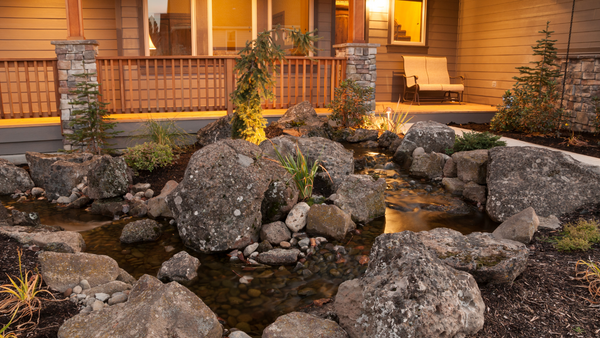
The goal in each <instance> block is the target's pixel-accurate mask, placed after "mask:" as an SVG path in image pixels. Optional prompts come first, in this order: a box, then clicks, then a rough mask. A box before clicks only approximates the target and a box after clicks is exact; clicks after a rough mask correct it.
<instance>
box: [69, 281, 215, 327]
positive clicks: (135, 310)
mask: <svg viewBox="0 0 600 338" xmlns="http://www.w3.org/2000/svg"><path fill="white" fill-rule="evenodd" d="M222 335H223V328H222V327H221V324H219V321H218V319H217V316H216V315H215V314H214V313H213V312H212V311H211V310H210V308H209V307H208V306H206V304H204V302H202V300H201V299H200V298H198V296H196V295H195V294H194V293H192V292H191V291H190V290H188V289H187V288H186V287H184V286H182V285H180V284H179V283H177V282H171V283H169V284H163V283H162V282H160V281H159V280H158V279H156V278H154V277H152V276H148V275H144V276H142V277H141V278H140V280H139V281H138V282H137V283H136V285H135V286H134V287H133V289H132V290H131V293H130V294H129V300H128V301H127V302H125V303H122V304H117V305H114V306H111V307H107V308H104V309H103V310H102V311H94V312H91V313H89V314H79V315H77V316H75V317H72V318H70V319H69V320H67V321H66V322H65V323H64V324H63V325H62V326H61V327H60V329H59V330H58V337H59V338H75V337H77V338H87V337H90V338H91V337H120V338H134V337H135V338H139V337H147V338H163V337H181V338H192V337H198V338H221V337H222Z"/></svg>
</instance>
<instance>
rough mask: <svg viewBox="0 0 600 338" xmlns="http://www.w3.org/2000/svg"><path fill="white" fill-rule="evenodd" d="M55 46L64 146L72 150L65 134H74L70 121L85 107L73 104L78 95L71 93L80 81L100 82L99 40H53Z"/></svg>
mask: <svg viewBox="0 0 600 338" xmlns="http://www.w3.org/2000/svg"><path fill="white" fill-rule="evenodd" d="M51 43H52V44H53V45H54V46H55V52H56V57H57V59H58V62H57V68H58V83H59V88H57V90H58V92H59V93H60V122H61V125H62V130H63V147H64V149H65V150H67V151H68V150H72V144H71V143H70V141H68V140H67V139H66V138H65V137H64V135H66V134H72V133H73V129H72V128H71V127H69V122H70V121H71V120H72V117H73V110H75V109H81V108H83V107H76V106H73V105H72V104H71V103H70V102H72V101H73V100H76V99H77V95H75V94H70V93H71V92H72V91H73V90H75V89H77V82H78V81H83V80H85V81H88V82H91V83H98V78H97V76H96V75H95V73H96V55H97V54H98V42H97V41H96V40H60V41H52V42H51ZM86 72H87V73H92V74H94V75H90V76H88V77H87V78H86V79H84V78H76V77H75V75H76V74H83V73H86Z"/></svg>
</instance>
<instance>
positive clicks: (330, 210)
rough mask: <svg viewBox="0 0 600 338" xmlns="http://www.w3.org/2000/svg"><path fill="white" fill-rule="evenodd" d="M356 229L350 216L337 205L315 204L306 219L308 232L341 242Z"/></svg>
mask: <svg viewBox="0 0 600 338" xmlns="http://www.w3.org/2000/svg"><path fill="white" fill-rule="evenodd" d="M354 229H356V224H355V223H354V222H352V218H351V217H350V215H349V214H347V213H345V212H344V211H343V210H342V209H340V208H338V207H337V206H335V205H326V204H315V205H313V206H312V207H310V210H309V211H308V217H307V219H306V232H308V233H309V234H311V235H315V236H325V237H328V238H333V239H335V240H338V241H341V240H343V239H344V237H346V234H347V233H348V232H350V231H352V230H354Z"/></svg>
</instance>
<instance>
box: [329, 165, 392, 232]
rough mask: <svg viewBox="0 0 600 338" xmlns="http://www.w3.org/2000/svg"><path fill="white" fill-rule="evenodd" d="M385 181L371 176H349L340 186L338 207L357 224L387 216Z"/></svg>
mask: <svg viewBox="0 0 600 338" xmlns="http://www.w3.org/2000/svg"><path fill="white" fill-rule="evenodd" d="M386 187H387V184H386V182H385V179H383V178H380V179H378V180H375V179H374V178H373V177H372V176H370V175H348V176H346V177H345V178H344V179H343V180H342V181H341V183H340V184H339V186H338V189H337V190H336V192H335V198H331V199H332V200H333V202H334V204H335V205H336V206H338V207H339V208H340V209H342V210H343V211H344V212H346V213H348V214H350V216H351V217H352V221H354V222H356V223H363V224H364V223H368V222H370V221H372V220H374V219H375V218H377V217H381V216H384V215H385V195H384V193H385V188H386Z"/></svg>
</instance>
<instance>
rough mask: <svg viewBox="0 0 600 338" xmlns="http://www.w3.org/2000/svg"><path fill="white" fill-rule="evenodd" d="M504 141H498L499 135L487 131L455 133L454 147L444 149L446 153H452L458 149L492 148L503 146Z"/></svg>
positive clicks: (504, 144)
mask: <svg viewBox="0 0 600 338" xmlns="http://www.w3.org/2000/svg"><path fill="white" fill-rule="evenodd" d="M504 146H506V142H504V141H500V136H498V135H494V134H490V133H489V132H487V131H486V132H483V133H478V132H476V131H473V132H465V133H463V134H462V136H460V135H457V136H456V138H455V140H454V147H453V148H452V149H446V154H448V155H452V154H454V153H457V152H459V151H469V150H477V149H492V148H494V147H504Z"/></svg>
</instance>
